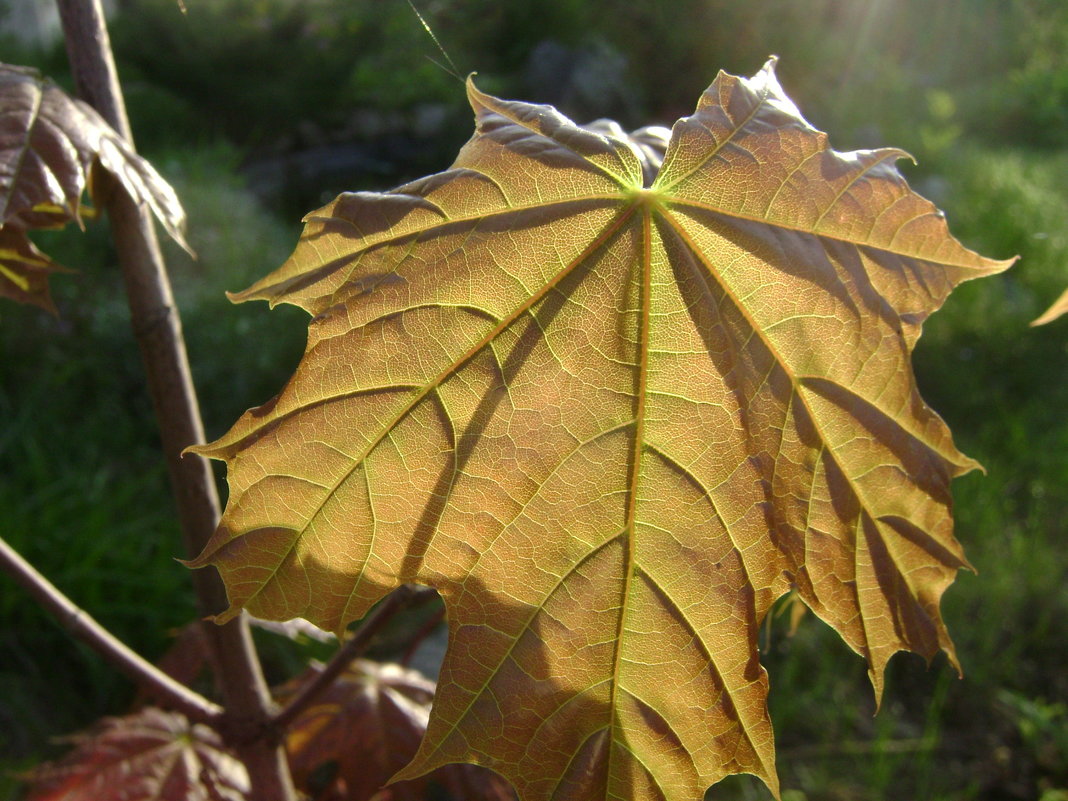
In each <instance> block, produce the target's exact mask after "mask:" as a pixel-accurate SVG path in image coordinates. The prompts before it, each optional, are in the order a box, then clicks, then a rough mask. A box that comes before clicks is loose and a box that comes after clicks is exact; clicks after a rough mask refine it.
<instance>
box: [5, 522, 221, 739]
mask: <svg viewBox="0 0 1068 801" xmlns="http://www.w3.org/2000/svg"><path fill="white" fill-rule="evenodd" d="M0 569H3V571H4V572H5V573H7V574H8V575H10V576H11V577H12V578H13V579H14V580H15V582H16V583H17V584H19V585H20V586H22V588H23V589H25V590H26V591H27V592H28V593H29V594H30V595H31V596H33V598H34V600H36V601H37V603H38V604H40V605H41V606H43V607H44V608H45V609H47V610H48V611H49V612H50V613H51V614H52V615H54V616H55V618H56V619H57V620H58V621H59V623H60V625H61V626H63V628H65V629H66V630H67V631H68V632H70V634H71V636H73V637H74V638H75V639H78V640H81V641H82V642H83V643H85V644H86V645H88V646H89V647H90V648H92V649H93V650H94V651H96V652H97V653H98V654H100V655H101V656H102V657H103V658H104V659H105V660H107V661H108V662H109V663H111V664H112V665H114V666H115V668H116V669H118V670H120V671H122V672H123V673H125V674H126V675H127V676H129V677H130V678H131V679H133V680H134V681H135V682H137V683H138V684H139V685H141V686H142V687H144V688H145V689H146V690H147V691H148V692H149V693H151V694H152V695H153V696H155V697H156V698H157V699H158V700H160V701H162V702H164V703H165V704H166V705H168V706H170V707H172V708H174V709H176V710H178V711H179V712H181V713H182V714H183V715H185V716H186V717H187V718H189V719H190V720H193V721H196V722H197V723H207V724H208V725H209V726H212V727H218V725H219V721H220V720H221V718H222V715H223V709H222V707H220V706H217V705H216V704H213V703H212V702H211V701H209V700H208V699H207V698H204V697H203V696H202V695H200V694H199V693H196V692H193V691H192V690H190V689H189V688H188V687H186V686H185V685H184V684H180V683H179V682H177V681H175V680H174V679H172V678H171V677H170V676H168V675H167V674H166V673H164V672H163V671H162V670H160V669H159V668H158V667H156V666H155V665H153V664H152V663H150V662H148V661H146V660H145V659H144V658H142V657H141V656H139V655H138V654H137V653H135V652H134V651H132V650H130V648H129V647H127V646H126V645H125V644H124V643H122V642H120V641H119V640H118V639H116V637H115V636H114V635H113V634H112V633H111V632H109V631H108V630H107V629H105V628H104V627H103V626H101V625H100V624H99V623H97V622H96V620H94V619H93V618H92V617H91V616H90V615H89V614H88V613H87V612H86V611H85V610H83V609H81V608H80V607H78V606H77V605H76V604H75V603H74V602H73V601H72V600H71V599H70V598H68V597H67V596H66V595H64V594H63V593H62V592H61V591H60V590H59V588H57V587H56V586H55V585H54V584H53V583H52V582H50V581H49V580H48V579H46V578H45V577H44V576H42V575H41V574H40V573H39V572H37V570H36V569H34V567H33V565H31V564H30V563H29V562H27V561H26V560H25V559H23V558H22V557H21V556H20V555H19V554H18V552H17V551H15V549H14V548H12V547H11V546H10V545H8V544H7V542H5V541H4V540H3V539H2V538H0Z"/></svg>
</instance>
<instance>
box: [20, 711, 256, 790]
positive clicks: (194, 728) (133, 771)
mask: <svg viewBox="0 0 1068 801" xmlns="http://www.w3.org/2000/svg"><path fill="white" fill-rule="evenodd" d="M72 739H73V741H74V742H75V743H76V747H75V749H74V750H73V751H71V753H70V754H68V755H67V756H66V757H64V758H63V759H61V760H60V761H58V762H54V763H51V764H46V765H42V766H40V767H39V768H37V769H36V770H35V771H34V772H33V773H32V774H31V776H30V777H29V778H30V780H31V782H32V784H31V787H30V793H29V796H28V797H27V801H61V800H62V801H251V796H250V794H249V781H248V773H247V772H246V770H245V766H244V765H243V764H242V763H241V762H240V761H239V760H238V759H237V758H236V757H234V756H233V755H232V754H230V753H229V752H228V751H226V750H225V749H224V748H223V746H222V743H221V741H220V740H219V736H218V735H217V734H216V733H215V731H214V730H213V729H211V728H209V727H208V726H205V725H203V724H200V723H191V722H190V721H189V720H188V719H187V718H186V717H185V716H184V715H181V714H179V713H177V712H167V711H164V710H162V709H156V708H154V707H146V708H145V709H142V710H141V711H140V712H138V713H137V714H134V715H127V716H126V717H121V718H104V719H103V720H101V721H100V722H99V723H98V725H97V726H96V728H95V729H93V730H92V731H90V732H89V733H88V734H84V735H80V736H78V737H74V738H72Z"/></svg>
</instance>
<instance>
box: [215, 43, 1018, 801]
mask: <svg viewBox="0 0 1068 801" xmlns="http://www.w3.org/2000/svg"><path fill="white" fill-rule="evenodd" d="M773 66H774V63H773V62H769V64H768V65H767V66H766V67H765V68H764V69H763V70H762V71H761V72H760V73H758V74H757V75H756V76H754V77H753V78H750V79H743V78H736V77H734V76H730V75H727V74H724V73H721V74H720V75H719V77H717V79H716V81H715V82H714V83H713V84H712V86H711V87H710V88H709V89H708V90H707V91H706V92H705V94H704V95H703V96H702V98H701V100H700V103H699V105H698V107H697V110H696V112H695V113H694V115H692V116H690V117H686V118H683V119H681V120H679V121H678V122H676V123H675V126H674V128H673V129H672V132H671V138H670V142H669V144H668V145H667V153H666V155H665V156H664V159H663V164H662V165H661V166H660V167H659V169H658V170H656V169H653V170H650V169H649V166H650V165H649V161H648V157H649V154H648V153H647V152H646V150H645V149H643V148H642V147H641V146H640V143H638V142H636V141H635V140H634V139H632V138H625V137H621V136H619V135H617V134H612V133H609V134H602V133H598V132H597V131H591V130H587V129H583V128H582V127H580V126H577V125H575V124H574V123H572V122H571V121H570V120H568V119H567V118H565V117H563V116H562V115H560V114H559V113H558V112H557V111H556V110H554V109H552V108H550V107H547V106H534V105H529V104H526V103H520V102H509V101H502V100H498V99H497V98H494V97H491V96H488V95H486V94H483V93H482V92H480V91H479V90H478V89H476V88H475V86H474V85H473V84H469V89H468V91H469V96H470V99H471V103H472V106H473V108H474V110H475V113H476V121H477V130H476V133H475V135H474V137H473V138H472V139H471V140H470V141H469V142H468V144H467V145H466V146H465V147H464V148H463V150H462V151H461V152H460V154H459V156H458V158H457V160H456V162H455V164H454V165H453V166H452V168H451V169H449V170H447V171H446V172H443V173H441V174H438V175H433V176H430V177H428V178H425V179H423V180H420V181H416V182H413V183H411V184H408V185H406V186H402V187H400V188H398V189H396V190H393V191H391V192H385V193H371V192H359V193H352V194H344V195H341V196H340V197H339V198H338V199H337V200H335V201H334V202H333V203H331V204H330V205H328V206H326V207H325V208H323V209H321V210H319V211H317V212H315V213H313V214H311V215H310V216H309V217H308V218H307V225H306V228H305V231H304V235H303V237H302V239H301V241H300V243H299V244H298V246H297V249H296V251H295V253H294V254H293V256H292V257H291V258H290V259H289V261H288V262H286V263H285V264H284V265H283V266H282V267H281V268H279V269H278V270H277V271H275V272H274V273H272V274H271V275H269V276H267V277H266V278H265V279H263V280H261V281H260V282H258V283H257V284H255V285H254V286H252V287H251V288H250V289H248V290H246V291H245V292H243V293H241V294H240V295H238V296H236V299H237V300H249V299H265V300H268V301H269V302H270V303H271V304H272V305H273V304H276V303H292V304H295V305H298V306H300V307H302V308H304V309H306V310H307V311H308V312H310V313H311V314H312V315H314V318H313V319H312V321H311V323H310V325H309V334H308V346H307V350H306V353H305V355H304V358H303V360H302V362H301V363H300V365H299V366H298V368H297V370H296V373H295V374H294V376H293V378H292V379H291V380H290V382H289V383H288V384H287V386H286V387H285V389H284V390H283V391H282V393H281V394H280V395H279V396H278V397H277V398H275V399H274V400H272V401H271V402H269V403H268V404H266V405H264V406H262V407H260V408H258V409H254V410H252V411H250V412H248V413H246V414H245V415H244V416H243V417H242V418H241V419H240V420H239V421H238V422H237V423H236V424H235V426H234V427H233V429H232V430H231V431H230V432H229V433H228V434H226V435H225V436H224V437H222V438H221V439H220V440H218V441H217V442H215V443H213V444H211V445H209V446H206V447H203V448H199V449H197V450H198V452H200V453H203V454H206V455H209V456H212V457H215V458H220V459H225V460H226V461H227V463H228V480H229V483H230V501H229V504H228V506H227V510H226V513H225V515H224V518H223V522H222V524H221V525H220V527H219V529H218V531H217V532H216V534H215V536H214V538H213V539H212V541H211V542H210V543H209V545H208V546H207V548H206V549H205V551H204V553H203V554H202V555H201V556H200V557H199V558H198V559H197V560H196V562H195V563H194V564H195V565H197V566H200V565H207V564H212V565H215V566H217V567H218V569H219V570H220V572H221V574H222V576H223V577H224V579H225V581H226V584H227V587H228V592H229V596H230V601H231V604H232V606H231V609H230V610H229V611H228V613H227V614H226V615H224V616H223V618H224V619H225V618H227V617H229V616H232V615H233V614H236V612H237V611H238V610H239V609H241V608H242V607H248V608H249V609H250V610H251V611H252V612H253V613H255V614H257V615H260V616H262V617H268V618H278V619H285V618H290V617H296V616H301V617H306V618H308V619H309V620H311V621H312V622H314V623H316V624H317V625H319V626H322V627H324V628H328V629H332V630H340V629H342V628H343V627H344V626H346V625H347V624H348V622H349V621H351V620H353V619H356V618H359V617H360V616H362V615H363V614H364V613H365V612H366V611H367V610H368V609H369V608H370V606H371V605H372V604H373V603H374V602H375V601H377V600H378V599H379V598H381V597H382V596H383V595H384V594H385V593H387V592H388V591H390V590H391V589H393V588H394V587H396V586H398V585H400V584H403V583H407V582H411V583H421V584H426V585H430V586H433V587H435V588H437V589H438V590H439V592H440V593H441V595H442V596H443V598H444V601H445V605H446V608H447V611H448V620H449V625H450V643H449V650H448V653H447V655H446V657H445V662H444V665H443V667H442V672H441V678H440V682H439V685H438V695H437V698H436V701H435V704H434V707H433V712H432V715H431V719H430V722H429V728H428V732H427V735H426V737H425V738H424V740H423V743H422V746H421V748H420V751H419V753H418V754H417V756H416V757H415V759H414V761H413V762H412V764H411V765H409V766H408V767H407V768H406V769H405V770H403V771H402V772H401V773H400V777H401V778H404V779H409V778H413V777H415V776H418V775H420V774H422V773H424V772H426V771H429V770H431V769H433V768H435V767H438V766H440V765H443V764H447V763H451V762H461V761H466V762H473V763H477V764H481V765H486V766H489V767H491V768H493V769H494V770H496V771H497V772H499V773H501V774H502V775H503V776H505V777H507V778H508V779H509V780H510V781H511V782H512V783H513V784H514V785H515V787H516V789H517V790H518V792H519V795H520V797H521V798H522V799H524V801H543V800H544V799H555V801H564V800H565V799H567V800H569V801H579V800H581V801H586V800H587V799H607V798H625V799H628V801H645V800H646V799H663V800H664V801H696V800H697V799H700V798H701V797H702V794H703V793H704V791H705V788H706V787H707V786H708V785H710V784H712V783H714V782H716V781H718V780H719V779H721V778H722V777H723V776H725V775H727V774H730V773H739V772H747V773H752V774H755V775H757V776H759V777H760V778H761V779H763V781H764V782H765V783H766V784H767V785H768V786H769V787H770V788H771V789H772V791H773V792H777V778H776V773H775V760H774V746H773V737H772V730H771V722H770V720H769V718H768V712H767V705H766V695H767V678H766V675H765V672H764V670H763V668H762V667H761V666H760V663H759V656H758V652H757V639H758V633H759V626H760V623H761V621H762V620H763V618H764V616H765V615H766V613H767V611H768V609H769V607H770V606H771V604H772V603H773V602H774V601H775V599H777V598H778V597H780V596H781V595H783V594H784V593H786V592H787V591H789V590H790V589H791V587H794V588H796V591H797V592H798V594H799V595H800V596H801V598H802V599H803V600H804V601H805V603H806V604H807V605H808V606H809V607H810V608H811V609H812V610H813V611H814V612H815V613H816V614H817V615H819V616H820V617H821V618H822V619H824V620H825V621H827V622H828V623H830V624H831V625H832V626H834V627H835V628H836V629H837V630H838V631H839V632H840V633H841V635H842V636H843V638H844V639H845V640H846V642H847V643H848V644H849V645H850V646H851V647H852V648H854V649H855V650H856V651H857V652H858V653H860V654H862V655H863V656H864V657H865V658H866V659H867V661H868V664H869V669H870V675H871V679H872V682H873V685H874V686H875V689H876V693H877V694H879V693H881V689H882V676H883V669H884V667H885V665H886V663H887V660H888V659H889V658H890V657H891V656H892V655H893V654H894V653H895V652H896V651H898V650H902V649H908V650H912V651H916V652H918V653H921V654H923V655H925V656H927V657H930V656H932V655H933V654H935V653H936V652H938V651H939V650H940V649H942V650H945V651H946V652H947V653H948V654H949V656H950V659H951V660H953V661H954V662H955V657H954V656H953V646H952V643H951V642H950V639H949V636H948V634H947V633H946V630H945V627H944V625H943V622H942V619H941V615H940V612H939V601H940V597H941V595H942V593H943V591H944V590H945V589H946V587H947V586H948V585H949V584H950V583H951V582H952V581H953V578H954V576H955V574H956V572H957V570H958V569H959V568H961V567H963V566H966V564H967V563H966V562H965V559H964V556H963V553H962V550H961V548H960V545H959V544H958V543H957V541H956V539H954V537H953V534H952V522H951V518H950V503H951V498H950V492H949V482H950V479H951V478H953V477H954V476H956V475H959V474H961V473H964V472H966V471H968V470H971V469H973V468H974V467H975V466H976V463H975V462H973V461H972V460H970V459H968V458H967V457H965V456H964V455H962V454H961V453H959V452H958V451H957V449H956V448H955V447H954V445H953V442H952V438H951V436H950V433H949V430H948V429H947V427H946V426H945V424H944V423H943V422H942V420H941V419H940V418H939V417H938V416H937V415H936V414H935V413H934V412H933V411H931V410H930V409H929V408H928V407H927V406H926V405H925V404H924V403H923V401H922V399H921V398H920V396H919V394H918V392H917V389H916V384H915V380H914V378H913V374H912V370H911V365H910V355H911V351H912V348H913V346H914V345H915V342H916V340H917V338H918V337H919V335H920V331H921V326H922V324H923V321H924V320H925V319H926V317H927V316H928V315H929V314H930V313H931V312H933V311H934V310H936V309H937V308H938V307H939V306H940V305H941V304H942V302H943V301H944V299H945V298H946V296H947V295H948V294H949V292H950V291H951V290H952V288H953V287H954V286H955V285H957V284H958V283H960V282H962V281H965V280H968V279H971V278H976V277H979V276H983V275H989V274H991V273H996V272H999V271H1001V270H1004V269H1005V268H1006V267H1008V266H1009V263H1010V262H995V261H991V260H988V259H985V258H983V257H981V256H979V255H978V254H976V253H973V252H971V251H969V250H967V249H965V248H964V247H963V246H961V245H960V244H959V243H958V242H957V241H956V240H955V239H953V238H952V237H951V236H950V235H949V233H948V229H947V227H946V224H945V221H944V219H943V217H942V215H941V213H940V212H938V211H937V209H935V208H934V206H932V205H931V204H930V203H929V202H928V201H926V200H924V199H922V198H920V197H919V196H917V195H915V194H913V193H912V192H911V190H909V188H908V186H907V184H906V183H905V181H904V179H903V178H902V177H901V175H900V173H898V171H897V169H896V168H895V166H894V163H895V161H896V160H897V159H898V158H900V157H901V156H902V155H904V154H902V153H901V151H898V150H892V149H884V150H875V151H858V152H851V153H838V152H835V151H833V150H831V149H830V148H829V147H828V145H827V141H826V136H825V135H824V134H822V133H820V132H818V131H816V130H815V129H813V128H812V127H811V126H809V125H808V123H807V122H806V121H805V120H804V119H803V118H802V117H801V115H800V112H798V110H797V108H796V107H795V106H794V104H793V103H792V101H790V99H789V98H788V97H786V95H785V94H784V93H783V91H782V89H781V87H780V86H779V83H778V81H777V79H776V77H775V74H774V69H773Z"/></svg>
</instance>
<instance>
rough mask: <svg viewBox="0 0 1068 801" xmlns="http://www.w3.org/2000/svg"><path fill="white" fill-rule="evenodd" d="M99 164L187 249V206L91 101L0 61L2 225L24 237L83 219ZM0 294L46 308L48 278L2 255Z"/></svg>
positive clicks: (0, 216)
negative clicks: (29, 231)
mask: <svg viewBox="0 0 1068 801" xmlns="http://www.w3.org/2000/svg"><path fill="white" fill-rule="evenodd" d="M97 165H99V166H100V167H102V168H103V169H105V170H106V171H107V172H109V173H110V174H111V175H112V176H114V177H115V178H116V179H117V180H118V182H119V183H120V184H121V186H122V187H123V188H124V189H125V190H126V191H127V192H128V193H129V194H130V196H131V197H132V198H133V199H134V200H135V201H137V202H138V203H142V204H145V205H147V206H148V207H149V208H150V209H151V210H152V212H153V213H154V214H155V215H156V217H157V219H159V221H160V222H161V223H162V224H163V227H164V228H165V229H166V231H167V233H168V234H170V236H171V237H172V238H173V239H174V240H175V241H176V242H177V243H178V244H179V245H181V246H182V247H183V248H185V249H186V250H189V246H188V245H187V244H186V241H185V238H184V230H185V212H184V211H183V210H182V207H181V204H180V203H179V202H178V197H177V195H175V193H174V190H173V189H172V188H171V187H170V185H169V184H168V183H167V182H166V181H164V180H163V178H162V177H160V175H159V174H158V173H157V172H156V170H155V168H153V167H152V165H151V164H149V163H148V162H147V161H145V160H144V159H143V158H141V157H140V156H138V155H137V154H136V153H135V152H134V151H133V149H132V148H131V147H130V146H129V145H128V144H127V143H126V141H125V140H124V139H123V138H122V137H121V136H119V134H117V133H116V132H115V131H114V130H113V129H112V128H111V127H110V126H109V125H108V124H107V123H106V122H105V121H104V120H103V119H102V118H101V117H100V115H99V114H97V113H96V111H95V110H94V109H93V108H92V107H90V106H88V105H86V104H85V103H83V102H81V101H80V100H76V99H72V98H70V97H68V96H67V95H66V94H64V93H63V91H61V90H60V89H59V88H57V87H56V86H55V85H54V84H53V83H52V82H51V81H49V80H47V79H45V78H42V77H41V76H40V75H39V74H38V73H37V72H36V71H35V70H32V69H28V68H25V67H14V66H11V65H8V64H0V230H2V231H4V232H6V234H7V236H8V237H16V236H22V237H23V238H25V232H26V230H27V229H30V228H57V227H62V226H64V225H66V224H67V223H68V222H71V221H76V222H78V223H79V224H81V221H82V218H83V217H84V216H85V214H84V209H83V207H82V195H83V194H84V193H85V191H86V189H89V190H90V194H92V188H93V181H92V171H93V169H94V168H95V167H96V166H97ZM27 242H28V240H27ZM30 247H32V245H30ZM5 253H6V250H5ZM53 268H54V265H53ZM26 284H29V285H30V287H31V289H30V290H26V289H25V288H24V285H26ZM27 291H28V292H29V295H28V296H27V294H26V293H27ZM0 296H5V297H11V298H14V299H15V300H22V301H25V302H30V303H35V304H37V305H39V306H42V307H44V308H49V309H50V308H51V299H50V298H49V296H48V289H47V282H46V281H44V280H43V279H42V278H41V273H40V271H39V270H37V271H34V268H33V266H32V263H30V262H25V261H18V260H14V261H9V260H8V259H6V258H5V259H4V262H3V268H0Z"/></svg>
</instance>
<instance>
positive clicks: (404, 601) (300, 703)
mask: <svg viewBox="0 0 1068 801" xmlns="http://www.w3.org/2000/svg"><path fill="white" fill-rule="evenodd" d="M436 597H437V593H436V592H435V591H434V590H432V589H430V588H429V587H419V588H417V587H414V586H412V585H410V584H406V585H404V586H403V587H400V588H399V589H397V590H395V591H394V592H393V593H392V594H391V595H389V596H388V597H387V598H386V599H385V600H384V601H382V603H380V604H379V605H378V606H377V607H375V609H374V610H373V611H372V612H371V613H370V614H369V615H367V617H365V618H364V619H363V622H362V623H361V624H360V626H359V627H358V628H357V629H356V631H354V632H353V633H352V637H351V638H349V640H348V641H347V642H346V643H345V644H344V645H342V646H341V647H340V648H339V649H338V650H337V652H336V653H335V654H334V655H333V657H331V659H330V661H329V662H327V663H326V665H325V666H324V667H323V670H322V672H321V673H320V674H319V675H318V676H316V677H315V679H313V680H312V681H310V682H309V683H308V684H306V685H304V687H303V688H301V690H300V691H299V692H298V693H297V694H296V695H294V696H293V698H292V699H291V700H290V702H289V703H288V704H286V706H285V708H284V709H282V711H280V712H279V713H278V714H277V715H275V716H274V717H273V718H272V719H271V726H272V728H274V729H275V730H277V731H279V732H283V731H285V729H286V727H287V726H289V725H290V724H291V723H292V722H293V721H294V720H296V719H297V716H298V715H300V713H301V712H303V711H304V710H305V709H306V708H307V707H308V705H309V704H311V703H312V702H313V701H314V700H315V699H316V698H317V697H318V695H319V694H320V693H321V692H322V691H323V690H325V689H326V688H327V687H329V686H330V685H331V684H333V682H334V680H335V679H336V678H337V677H338V676H339V675H341V673H342V672H343V671H344V670H345V668H347V667H348V666H349V663H351V662H352V660H354V659H358V658H359V657H361V656H363V654H364V652H365V651H366V650H367V647H368V646H369V645H370V644H371V641H372V640H373V639H374V636H375V635H376V634H378V632H379V631H381V630H382V628H383V627H384V626H385V625H386V623H388V622H389V621H390V620H391V619H392V618H393V616H394V615H396V614H397V613H398V612H399V611H401V610H402V609H404V608H405V607H407V606H409V605H411V604H413V603H417V602H420V601H429V600H430V599H431V598H436Z"/></svg>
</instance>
